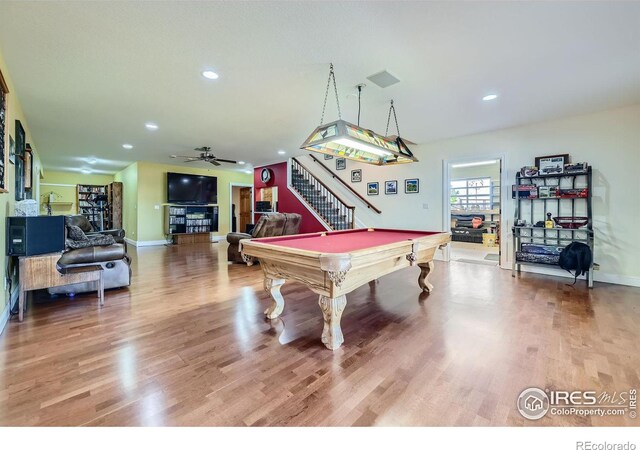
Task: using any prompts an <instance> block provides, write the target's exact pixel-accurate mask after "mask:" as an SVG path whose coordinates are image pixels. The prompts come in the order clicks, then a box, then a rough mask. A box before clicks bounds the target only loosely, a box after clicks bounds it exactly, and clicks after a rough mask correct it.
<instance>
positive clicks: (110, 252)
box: [49, 215, 131, 294]
mask: <svg viewBox="0 0 640 450" xmlns="http://www.w3.org/2000/svg"><path fill="white" fill-rule="evenodd" d="M82 219H84V220H82ZM65 221H66V225H67V227H69V226H72V225H75V226H77V227H79V228H80V229H81V230H82V231H84V230H85V229H89V230H90V231H88V232H85V235H86V236H87V238H89V239H92V238H97V237H99V236H101V235H108V236H111V237H112V238H113V241H111V242H114V241H115V243H112V244H110V245H94V246H88V247H84V248H71V247H69V243H68V242H67V248H66V249H65V251H64V253H63V254H62V256H61V257H60V259H59V260H58V263H57V266H58V270H59V271H64V269H68V268H73V267H80V266H88V265H95V264H99V265H101V266H102V270H103V274H102V277H103V281H104V288H105V289H112V288H119V287H124V286H129V285H130V284H131V259H130V258H129V255H128V254H127V249H126V244H125V242H124V236H125V232H124V230H106V231H103V232H97V231H94V230H93V227H92V226H91V224H90V223H89V221H88V220H87V219H86V217H84V216H81V215H80V216H67V217H66V219H65ZM85 221H86V223H85ZM95 290H96V288H95V284H94V283H93V282H87V283H79V284H72V285H68V286H57V287H54V288H49V293H50V294H77V293H81V292H92V291H95Z"/></svg>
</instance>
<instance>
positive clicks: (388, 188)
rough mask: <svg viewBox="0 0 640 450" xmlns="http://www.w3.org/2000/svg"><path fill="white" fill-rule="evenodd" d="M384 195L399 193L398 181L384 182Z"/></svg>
mask: <svg viewBox="0 0 640 450" xmlns="http://www.w3.org/2000/svg"><path fill="white" fill-rule="evenodd" d="M384 193H385V194H386V195H394V194H397V193H398V180H390V181H385V182H384Z"/></svg>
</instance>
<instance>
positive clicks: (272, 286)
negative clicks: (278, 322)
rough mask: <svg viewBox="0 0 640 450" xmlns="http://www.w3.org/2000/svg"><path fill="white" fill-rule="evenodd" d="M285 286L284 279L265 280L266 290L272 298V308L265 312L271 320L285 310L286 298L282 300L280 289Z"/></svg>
mask: <svg viewBox="0 0 640 450" xmlns="http://www.w3.org/2000/svg"><path fill="white" fill-rule="evenodd" d="M283 284H284V279H283V278H265V279H264V290H265V291H267V292H268V293H269V295H270V296H271V306H269V307H268V308H267V309H266V310H265V312H264V313H265V314H266V316H267V318H269V319H275V318H276V317H278V316H279V315H280V313H282V310H283V309H284V298H282V294H281V293H280V288H281V287H282V285H283Z"/></svg>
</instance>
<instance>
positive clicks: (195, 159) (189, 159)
mask: <svg viewBox="0 0 640 450" xmlns="http://www.w3.org/2000/svg"><path fill="white" fill-rule="evenodd" d="M193 161H202V160H201V159H200V158H187V159H185V160H184V162H193Z"/></svg>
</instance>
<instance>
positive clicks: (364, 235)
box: [252, 228, 439, 253]
mask: <svg viewBox="0 0 640 450" xmlns="http://www.w3.org/2000/svg"><path fill="white" fill-rule="evenodd" d="M437 233H439V231H407V230H390V229H380V228H376V229H371V231H370V229H367V228H362V229H356V230H345V231H331V232H329V231H328V232H326V233H312V234H302V235H294V236H282V237H272V238H262V239H252V242H261V243H265V244H272V245H276V246H281V247H287V248H295V249H300V250H307V251H312V252H320V253H349V252H355V251H358V250H364V249H368V248H372V247H377V246H380V245H387V244H392V243H395V242H401V241H407V240H411V239H418V238H422V237H425V236H430V235H433V234H437ZM323 234H324V236H323Z"/></svg>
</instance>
